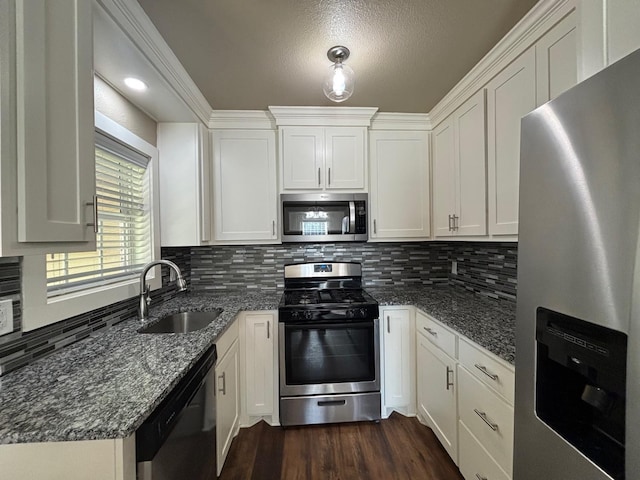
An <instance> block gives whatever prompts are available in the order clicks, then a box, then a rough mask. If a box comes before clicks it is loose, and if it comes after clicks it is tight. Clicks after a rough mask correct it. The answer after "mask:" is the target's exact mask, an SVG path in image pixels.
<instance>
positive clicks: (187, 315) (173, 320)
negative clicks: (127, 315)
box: [138, 308, 222, 333]
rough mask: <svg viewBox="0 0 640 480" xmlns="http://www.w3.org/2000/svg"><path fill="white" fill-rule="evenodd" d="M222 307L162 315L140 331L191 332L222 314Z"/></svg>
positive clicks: (139, 331) (201, 327)
mask: <svg viewBox="0 0 640 480" xmlns="http://www.w3.org/2000/svg"><path fill="white" fill-rule="evenodd" d="M221 313H222V309H219V308H218V309H216V310H211V311H209V312H182V313H174V314H172V315H167V316H166V317H162V318H161V319H160V320H158V321H157V322H155V323H152V324H150V325H147V326H146V327H143V328H141V329H140V330H138V333H189V332H195V331H196V330H201V329H203V328H204V327H206V326H207V325H209V324H210V323H211V322H213V321H214V320H215V319H216V318H218V317H219V316H220V314H221Z"/></svg>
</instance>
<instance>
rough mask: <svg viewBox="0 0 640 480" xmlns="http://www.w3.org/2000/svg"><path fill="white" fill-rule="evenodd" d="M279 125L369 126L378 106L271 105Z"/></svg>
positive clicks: (272, 112) (270, 109) (270, 108)
mask: <svg viewBox="0 0 640 480" xmlns="http://www.w3.org/2000/svg"><path fill="white" fill-rule="evenodd" d="M269 111H270V112H271V114H272V115H273V117H274V119H275V122H276V125H277V126H278V127H280V126H283V125H316V126H327V127H330V126H338V125H339V126H355V127H368V126H370V125H371V118H372V117H373V115H374V114H375V113H376V112H377V111H378V108H377V107H371V108H370V107H269Z"/></svg>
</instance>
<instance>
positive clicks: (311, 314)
mask: <svg viewBox="0 0 640 480" xmlns="http://www.w3.org/2000/svg"><path fill="white" fill-rule="evenodd" d="M312 316H313V312H311V311H306V312H304V318H306V319H307V320H311V317H312Z"/></svg>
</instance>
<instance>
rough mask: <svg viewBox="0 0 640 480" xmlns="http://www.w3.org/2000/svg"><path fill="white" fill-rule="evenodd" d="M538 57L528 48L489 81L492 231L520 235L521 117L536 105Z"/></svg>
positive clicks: (489, 164)
mask: <svg viewBox="0 0 640 480" xmlns="http://www.w3.org/2000/svg"><path fill="white" fill-rule="evenodd" d="M535 67H536V58H535V50H534V49H533V48H530V49H528V50H527V51H525V52H524V53H523V54H522V55H521V56H520V57H518V58H517V59H516V60H515V61H513V62H512V63H511V64H509V65H508V66H507V67H506V68H505V69H504V70H502V71H501V72H500V73H499V74H498V75H496V76H495V77H494V78H493V79H492V80H491V81H490V82H489V83H488V84H487V87H486V89H487V132H488V135H487V152H488V169H487V172H488V176H489V178H488V182H487V186H488V192H489V199H488V205H489V233H490V234H492V235H517V234H518V192H519V189H518V184H519V180H520V120H521V118H522V117H523V116H524V115H526V114H527V113H529V112H531V111H532V110H533V109H534V108H535V107H536V71H535Z"/></svg>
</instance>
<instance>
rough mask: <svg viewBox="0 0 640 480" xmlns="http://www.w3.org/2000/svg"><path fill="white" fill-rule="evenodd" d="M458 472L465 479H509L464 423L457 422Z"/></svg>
mask: <svg viewBox="0 0 640 480" xmlns="http://www.w3.org/2000/svg"><path fill="white" fill-rule="evenodd" d="M458 442H459V443H458V444H459V446H460V464H459V466H460V472H461V473H462V476H463V477H464V478H466V479H467V480H478V479H481V480H510V478H509V475H507V474H506V473H505V472H504V470H502V469H501V468H500V466H499V465H498V464H497V463H496V462H495V460H494V459H493V458H491V455H489V453H488V452H487V451H486V450H485V449H484V448H483V447H482V445H480V443H479V442H478V440H477V439H476V438H475V437H474V436H473V435H472V434H471V432H470V431H469V429H468V428H467V427H466V426H465V424H464V423H462V422H460V423H459V429H458Z"/></svg>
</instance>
